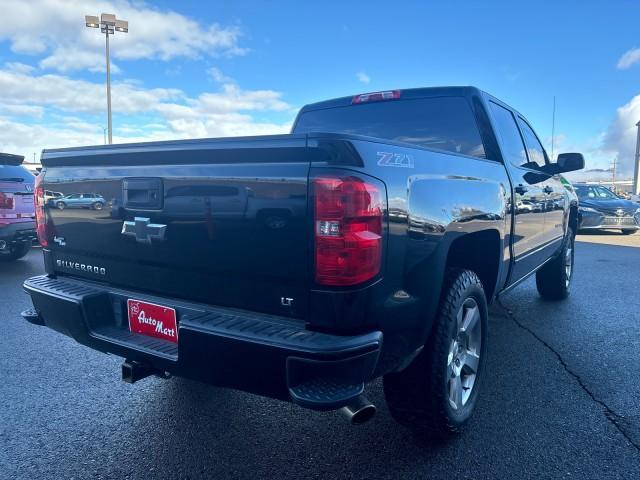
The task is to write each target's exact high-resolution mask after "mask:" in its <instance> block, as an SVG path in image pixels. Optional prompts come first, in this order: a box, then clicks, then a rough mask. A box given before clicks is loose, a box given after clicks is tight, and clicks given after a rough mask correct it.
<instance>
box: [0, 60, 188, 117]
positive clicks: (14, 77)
mask: <svg viewBox="0 0 640 480" xmlns="http://www.w3.org/2000/svg"><path fill="white" fill-rule="evenodd" d="M104 95H105V92H104V85H103V84H100V83H92V82H88V81H85V80H76V79H72V78H69V77H66V76H62V75H54V74H46V75H40V76H32V75H29V74H25V73H19V72H13V71H9V70H0V104H3V105H12V104H32V105H37V106H48V107H55V108H58V109H61V110H65V111H73V112H86V113H96V112H100V111H101V110H102V109H103V103H104ZM112 95H113V108H114V111H118V112H120V113H136V112H142V111H148V110H152V109H153V108H154V106H155V105H157V104H158V103H159V102H162V101H167V100H176V99H179V98H181V97H182V95H183V94H182V92H181V91H180V90H177V89H169V88H153V89H144V88H140V87H137V86H136V85H134V84H132V83H127V82H115V83H113V85H112Z"/></svg>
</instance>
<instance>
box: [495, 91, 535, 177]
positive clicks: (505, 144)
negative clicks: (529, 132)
mask: <svg viewBox="0 0 640 480" xmlns="http://www.w3.org/2000/svg"><path fill="white" fill-rule="evenodd" d="M489 105H490V108H491V113H492V114H493V119H494V121H495V123H496V130H497V133H498V135H499V136H500V140H501V141H502V142H501V143H502V155H503V156H504V160H505V161H508V162H510V163H511V164H512V165H515V166H516V167H529V165H528V162H529V160H528V158H527V153H526V151H525V147H524V143H523V142H522V137H521V136H520V132H519V131H518V125H517V124H516V119H515V118H514V117H513V114H512V113H511V112H510V111H509V110H507V109H506V108H504V107H502V106H500V105H498V104H497V103H493V102H490V103H489Z"/></svg>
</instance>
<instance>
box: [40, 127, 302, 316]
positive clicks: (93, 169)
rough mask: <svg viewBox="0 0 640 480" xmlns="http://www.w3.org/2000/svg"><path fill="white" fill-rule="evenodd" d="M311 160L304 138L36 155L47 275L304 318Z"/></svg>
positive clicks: (195, 143)
mask: <svg viewBox="0 0 640 480" xmlns="http://www.w3.org/2000/svg"><path fill="white" fill-rule="evenodd" d="M313 155H314V152H313V151H312V149H309V148H307V146H306V137H305V136H279V137H253V138H251V139H233V140H228V141H225V140H222V141H192V142H171V143H168V142H165V143H157V144H146V145H139V144H138V145H135V146H133V145H132V146H130V147H127V146H117V147H116V146H114V147H98V148H86V149H66V150H53V151H45V153H44V155H43V164H44V165H45V167H46V170H45V175H44V180H43V187H44V189H46V190H51V191H56V192H61V193H62V194H63V195H64V196H63V197H58V198H55V199H49V200H48V201H47V204H46V207H45V212H46V216H47V221H48V225H49V228H50V229H51V230H52V232H51V241H50V242H49V246H48V250H49V252H48V253H46V255H47V257H48V258H47V262H46V263H47V268H48V273H55V274H61V275H69V276H78V277H83V278H89V279H92V280H96V281H101V282H107V283H109V284H111V285H115V286H122V287H126V288H130V289H140V290H141V291H145V292H156V293H161V294H162V295H164V296H173V297H177V298H183V299H188V300H194V301H198V302H204V303H209V304H214V305H222V306H229V307H239V308H243V309H251V310H255V311H263V312H266V313H274V314H278V315H286V316H291V317H296V318H304V317H305V315H306V307H307V297H308V291H309V285H310V279H309V278H308V276H309V271H310V269H309V265H308V264H309V261H310V256H309V255H310V254H309V242H310V237H311V227H310V223H309V222H308V218H307V181H308V174H309V168H310V163H311V161H312V156H313ZM54 236H55V237H54ZM288 298H294V299H295V303H294V304H293V305H289V303H291V302H287V300H286V299H288ZM283 299H285V300H283Z"/></svg>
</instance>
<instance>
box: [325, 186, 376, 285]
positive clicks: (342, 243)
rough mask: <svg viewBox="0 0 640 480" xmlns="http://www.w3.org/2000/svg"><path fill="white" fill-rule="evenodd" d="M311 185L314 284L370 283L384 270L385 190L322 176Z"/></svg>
mask: <svg viewBox="0 0 640 480" xmlns="http://www.w3.org/2000/svg"><path fill="white" fill-rule="evenodd" d="M313 185H314V196H315V205H314V207H315V218H314V221H315V224H314V227H315V280H316V283H318V284H321V285H335V286H348V285H356V284H358V283H362V282H366V281H367V280H371V279H372V278H374V277H375V276H376V275H378V274H379V273H380V268H381V264H382V219H383V214H384V203H385V195H384V186H382V185H381V184H379V183H378V182H376V181H374V180H368V181H365V180H363V179H361V178H358V177H355V176H344V177H341V176H321V177H317V178H315V179H314V180H313Z"/></svg>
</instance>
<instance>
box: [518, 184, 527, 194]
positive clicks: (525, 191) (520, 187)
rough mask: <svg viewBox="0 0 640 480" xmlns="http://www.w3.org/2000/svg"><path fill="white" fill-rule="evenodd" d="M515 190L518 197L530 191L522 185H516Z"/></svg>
mask: <svg viewBox="0 0 640 480" xmlns="http://www.w3.org/2000/svg"><path fill="white" fill-rule="evenodd" d="M514 190H515V191H516V193H517V194H518V195H524V194H525V193H527V190H529V189H528V188H527V187H525V186H524V185H522V184H520V185H516V188H514Z"/></svg>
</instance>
